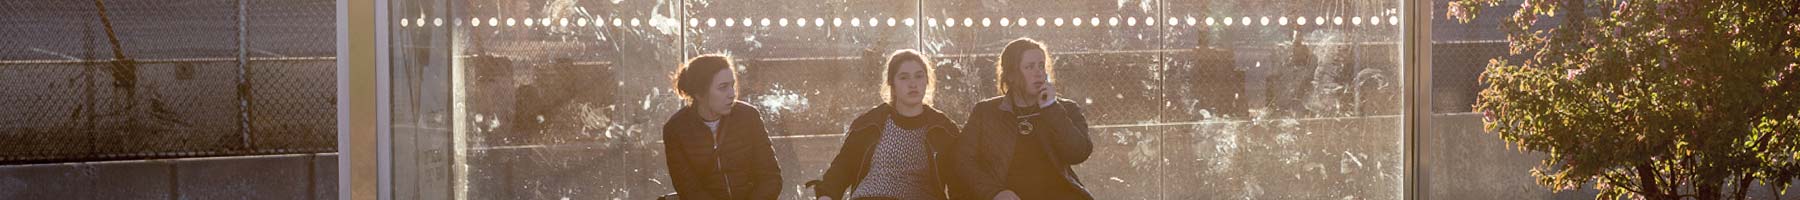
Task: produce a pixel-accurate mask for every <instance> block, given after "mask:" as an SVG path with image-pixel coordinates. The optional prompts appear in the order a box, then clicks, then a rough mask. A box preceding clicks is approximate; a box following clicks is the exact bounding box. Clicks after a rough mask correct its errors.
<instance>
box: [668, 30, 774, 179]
mask: <svg viewBox="0 0 1800 200" xmlns="http://www.w3.org/2000/svg"><path fill="white" fill-rule="evenodd" d="M679 68H680V69H677V71H676V74H675V75H674V76H675V77H674V78H673V79H674V81H675V89H676V90H677V91H678V92H679V93H681V95H682V97H683V99H686V100H687V102H688V104H687V105H686V106H683V107H681V110H679V111H675V115H674V116H671V117H669V121H668V122H667V123H665V124H663V147H664V148H666V149H664V151H665V153H666V155H667V157H668V162H669V163H668V164H669V178H670V182H671V183H672V184H673V185H675V193H676V194H674V195H672V196H673V197H675V198H670V199H776V198H779V197H780V196H781V188H782V186H781V167H780V166H779V165H777V164H776V163H775V154H774V151H775V150H774V149H773V148H772V147H771V146H770V145H769V137H768V132H767V131H766V130H764V129H763V121H762V114H761V113H760V112H758V111H757V110H756V108H753V107H750V105H749V104H745V103H744V102H739V101H737V100H736V99H737V77H736V75H735V74H733V72H732V70H731V59H730V58H728V57H725V56H717V55H705V56H700V57H696V58H693V59H690V60H688V61H687V63H685V64H683V65H682V66H681V67H679ZM665 198H668V197H665Z"/></svg>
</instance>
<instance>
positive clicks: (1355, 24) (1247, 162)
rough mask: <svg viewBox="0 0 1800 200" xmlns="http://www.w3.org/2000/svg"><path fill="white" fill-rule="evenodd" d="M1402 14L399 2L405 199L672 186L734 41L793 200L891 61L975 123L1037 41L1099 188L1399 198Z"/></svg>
mask: <svg viewBox="0 0 1800 200" xmlns="http://www.w3.org/2000/svg"><path fill="white" fill-rule="evenodd" d="M1398 7H1399V2H1398V1H1340V2H1334V3H1330V4H1327V5H1323V6H1321V5H1314V4H1311V3H1294V2H1239V1H1223V0H1188V1H1175V2H1163V1H1119V2H1050V1H1045V2H1037V1H1020V2H1007V1H940V0H921V1H880V2H849V3H846V2H827V3H798V2H788V1H778V0H751V1H705V0H686V1H657V2H641V1H619V2H607V1H598V2H588V1H536V0H519V1H447V2H446V1H418V2H414V1H397V2H396V4H395V6H394V10H391V11H390V12H391V14H392V15H394V16H396V17H394V18H392V19H389V20H394V22H395V23H393V24H394V25H395V27H394V28H395V29H394V32H393V33H391V34H393V39H394V40H393V41H391V42H393V43H394V46H393V47H394V50H395V51H394V54H393V55H394V58H393V59H392V60H393V63H392V64H393V66H394V69H395V70H396V71H395V73H394V76H393V77H391V78H392V79H391V81H394V83H395V84H394V85H393V87H394V88H393V91H394V94H393V95H395V96H394V97H395V98H394V99H395V103H394V105H395V107H394V109H395V110H394V111H395V115H394V116H395V121H394V123H396V126H394V127H395V130H394V131H395V137H396V140H395V147H396V149H395V152H396V155H397V156H396V158H395V159H396V163H398V165H397V166H396V168H395V171H396V176H400V177H403V178H400V180H399V182H397V184H396V185H397V186H396V188H402V189H397V190H401V192H397V193H396V194H399V195H401V196H400V197H402V198H403V199H406V198H437V197H445V196H434V195H450V196H452V197H477V198H533V199H539V198H563V197H568V198H621V199H644V198H655V197H656V196H660V195H662V194H667V193H670V192H672V191H673V190H672V189H671V186H670V185H669V182H668V181H669V180H668V175H667V173H668V172H667V170H666V169H665V166H663V165H664V164H663V163H664V162H663V161H664V159H665V155H664V154H662V152H661V151H662V149H663V147H662V141H660V139H661V134H662V133H660V132H661V131H660V130H662V127H661V125H662V124H663V123H664V120H666V119H667V118H668V117H669V116H670V115H672V114H673V112H674V111H675V109H678V108H679V107H681V106H682V104H684V103H682V102H681V100H679V99H678V98H677V97H676V96H675V95H674V94H673V93H672V91H673V90H672V89H670V87H669V86H668V85H669V80H668V76H667V74H669V73H670V72H671V71H673V70H674V68H675V66H676V65H677V64H678V63H679V62H681V61H683V60H685V59H686V58H689V57H693V56H696V55H701V54H725V55H731V56H733V57H734V61H736V63H737V64H738V66H735V69H734V70H737V72H738V73H739V83H740V85H739V90H740V94H741V96H740V97H742V98H739V99H738V100H741V101H746V102H749V103H751V104H752V105H753V106H755V107H757V108H758V109H759V110H761V111H763V113H762V114H763V116H762V118H763V120H764V121H765V122H766V124H767V125H768V126H767V127H768V130H769V132H770V135H771V140H772V141H773V142H774V144H773V145H774V148H775V152H776V156H777V157H778V161H779V162H780V163H781V164H780V165H781V167H782V170H783V171H782V175H783V180H784V181H783V184H784V185H786V186H787V187H784V188H785V189H784V190H783V198H785V199H800V198H802V197H811V196H812V195H813V194H812V190H811V189H809V188H805V187H803V186H802V183H804V182H805V181H808V180H814V179H818V178H819V176H820V173H821V172H822V171H823V170H824V168H825V167H826V166H827V165H826V163H828V162H829V161H830V159H831V158H832V156H835V155H836V154H837V151H836V150H837V149H838V147H840V145H842V144H841V143H842V140H843V132H844V131H845V129H846V128H845V126H847V124H848V123H849V120H850V119H851V118H853V117H854V116H856V115H857V114H861V113H862V112H863V111H865V110H866V109H867V108H869V107H871V106H874V105H877V104H879V103H880V102H881V99H882V98H881V97H880V96H877V95H872V94H879V91H880V88H879V87H878V86H879V84H880V81H881V80H880V77H881V73H882V71H881V70H880V69H881V66H880V64H881V63H882V62H884V61H885V60H884V59H885V56H886V55H887V54H888V53H890V52H893V51H894V50H899V49H907V48H916V49H919V50H921V51H923V52H925V53H926V54H927V55H928V56H931V57H933V58H934V59H935V60H936V61H938V63H937V66H934V67H935V69H937V70H938V73H937V77H934V78H935V80H936V81H938V82H937V83H938V85H937V89H938V92H937V95H936V97H935V101H934V107H936V108H938V109H940V110H943V111H945V112H946V114H948V115H949V116H950V117H951V118H952V119H953V120H955V121H957V122H959V123H966V122H967V115H968V113H969V111H970V108H972V107H973V106H974V103H975V102H977V101H980V100H982V99H987V98H989V97H993V96H996V95H997V94H996V92H995V90H994V84H995V81H994V80H993V79H994V78H993V77H995V73H996V72H995V70H994V67H993V65H994V64H995V62H996V60H997V56H996V55H997V54H998V53H999V51H1000V50H1001V49H1002V48H1003V47H1004V46H1005V44H1006V42H1008V41H1011V40H1013V39H1016V38H1020V37H1031V38H1034V39H1037V40H1039V41H1043V42H1045V43H1046V44H1047V45H1048V46H1049V49H1050V51H1051V53H1052V54H1053V55H1052V59H1054V63H1056V64H1055V65H1056V66H1057V67H1056V69H1055V72H1056V74H1058V75H1057V79H1056V85H1058V88H1059V91H1060V92H1061V94H1062V96H1061V97H1063V98H1067V99H1071V100H1074V101H1076V102H1077V105H1079V106H1082V107H1083V108H1084V110H1086V113H1085V115H1086V116H1087V120H1088V123H1089V124H1090V126H1091V130H1092V132H1091V133H1090V134H1089V136H1090V138H1091V139H1092V141H1093V144H1094V145H1095V149H1094V150H1095V151H1094V153H1093V154H1092V155H1091V156H1090V157H1091V158H1092V159H1090V160H1088V161H1086V162H1085V163H1082V164H1079V165H1076V166H1075V167H1074V168H1075V171H1076V172H1077V173H1078V174H1079V175H1080V177H1081V178H1080V179H1081V181H1082V182H1083V184H1084V185H1085V186H1086V187H1087V189H1088V190H1090V191H1091V192H1093V193H1094V194H1095V195H1096V197H1098V198H1101V199H1140V198H1147V199H1195V198H1209V197H1229V198H1301V199H1318V198H1332V199H1338V198H1372V199H1397V198H1400V197H1401V196H1402V195H1401V191H1400V189H1401V182H1400V181H1401V172H1402V168H1401V167H1402V166H1404V164H1403V163H1402V160H1403V157H1404V156H1403V153H1402V152H1401V149H1402V148H1401V144H1402V140H1401V138H1402V137H1401V136H1403V134H1402V131H1401V129H1400V126H1399V125H1400V124H1401V121H1400V119H1401V118H1400V117H1399V113H1400V112H1399V111H1400V110H1399V109H1400V105H1401V104H1400V103H1401V102H1400V98H1399V94H1402V91H1401V89H1400V81H1401V79H1400V73H1399V72H1400V69H1401V68H1400V65H1399V61H1398V59H1399V48H1398V46H1397V45H1396V44H1397V43H1399V27H1400V26H1398V25H1397V24H1396V23H1392V22H1397V21H1398V14H1399V13H1398V11H1397V10H1396V9H1398ZM1046 11H1055V12H1046ZM1051 13H1062V14H1051ZM438 18H443V20H445V21H444V22H443V23H444V24H445V25H442V26H440V25H437V23H436V22H435V20H437V19H438ZM1265 18H1267V19H1266V20H1265ZM1284 18H1285V19H1287V20H1282V19H1284ZM1301 18H1305V19H1306V20H1305V21H1306V22H1309V23H1305V24H1301V22H1300V19H1301ZM546 19H547V20H546ZM565 19H567V24H566V25H565V24H564V23H565ZM1226 19H1230V20H1229V21H1230V22H1226V21H1227V20H1226ZM1321 19H1328V20H1323V21H1324V22H1327V24H1319V23H1320V22H1321ZM509 21H511V22H509ZM983 21H986V22H983ZM1265 21H1266V22H1265ZM421 22H424V24H425V26H424V27H419V26H418V25H419V24H420V23H421ZM546 22H548V24H546ZM1246 22H1248V24H1246ZM509 23H510V25H509ZM1296 43H1298V44H1296ZM402 116H404V117H402ZM403 124H404V125H403ZM401 185H405V186H409V187H402V186H401ZM1196 186H1197V187H1196Z"/></svg>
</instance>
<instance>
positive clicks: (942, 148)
mask: <svg viewBox="0 0 1800 200" xmlns="http://www.w3.org/2000/svg"><path fill="white" fill-rule="evenodd" d="M894 112H895V111H894V107H893V106H891V105H889V104H881V105H880V106H876V107H875V108H873V109H869V111H868V112H865V113H863V114H862V115H860V116H857V117H856V120H854V121H851V122H850V129H849V131H850V132H849V133H846V134H845V136H844V145H843V147H841V148H840V149H839V150H838V154H837V158H834V159H832V160H831V167H829V168H827V169H825V177H824V179H823V180H822V181H821V182H819V185H817V186H814V188H813V194H815V195H818V196H827V197H831V199H844V195H845V192H848V191H847V189H848V188H849V187H850V186H854V185H856V184H858V183H862V180H863V178H864V176H868V175H869V162H870V160H872V159H870V158H871V157H873V156H874V155H875V151H874V149H875V145H876V144H880V143H881V136H882V134H883V131H884V130H885V129H886V125H887V122H888V119H889V118H892V116H894ZM919 117H922V118H920V119H921V120H922V122H924V123H925V130H927V131H926V134H925V141H926V142H927V143H930V144H929V145H927V146H928V147H930V150H931V158H932V159H931V165H932V166H931V169H932V170H933V171H935V172H936V173H935V174H937V178H938V183H939V184H940V185H938V188H942V190H940V191H941V194H939V195H938V196H941V198H942V199H948V198H949V197H950V196H949V194H950V193H949V191H950V188H951V187H950V185H949V184H954V183H957V182H958V181H954V180H956V179H955V178H956V177H957V176H955V175H954V174H953V173H954V171H952V170H951V169H949V168H944V167H940V166H945V167H947V166H950V165H949V164H948V163H951V159H950V158H951V156H950V153H951V152H953V151H952V150H953V149H954V148H955V144H956V136H957V134H958V130H957V127H956V122H954V121H951V120H950V118H949V117H947V116H945V115H944V113H942V112H938V111H937V109H935V108H931V107H930V106H926V107H925V112H921V113H919Z"/></svg>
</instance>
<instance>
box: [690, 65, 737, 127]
mask: <svg viewBox="0 0 1800 200" xmlns="http://www.w3.org/2000/svg"><path fill="white" fill-rule="evenodd" d="M707 86H708V87H707V90H706V96H705V97H704V98H700V99H698V100H699V101H696V102H697V103H699V106H698V107H699V108H700V111H701V112H703V114H705V113H711V114H713V115H712V116H725V115H730V114H731V104H732V102H734V101H736V100H737V77H733V76H731V69H730V68H726V69H723V70H719V72H718V73H717V74H713V77H712V83H711V84H707Z"/></svg>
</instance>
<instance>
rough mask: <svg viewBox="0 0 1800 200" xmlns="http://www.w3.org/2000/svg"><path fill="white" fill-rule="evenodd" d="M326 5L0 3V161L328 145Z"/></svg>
mask: <svg viewBox="0 0 1800 200" xmlns="http://www.w3.org/2000/svg"><path fill="white" fill-rule="evenodd" d="M334 8H335V5H334V2H333V1H331V0H297V1H292V0H282V1H277V0H149V1H117V0H95V1H83V0H71V1H10V2H4V3H0V13H4V14H0V24H3V25H4V26H6V27H9V28H8V29H6V30H0V44H3V45H0V46H5V47H3V48H0V108H4V109H0V163H41V162H63V161H89V160H117V159H142V158H168V157H202V156H227V155H251V154H278V153H301V152H330V151H335V150H334V149H335V147H334V146H335V142H334V141H336V134H335V132H334V130H335V127H336V120H335V118H334V117H335V116H336V113H335V112H336V108H335V104H336V103H335V101H336V100H335V94H336V89H335V85H334V82H335V74H336V68H335V63H336V58H334V57H332V56H333V49H334V47H335V43H334V41H333V34H332V33H333V31H334V29H333V26H334V21H335V20H334V16H333V15H334V11H333V9H334Z"/></svg>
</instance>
